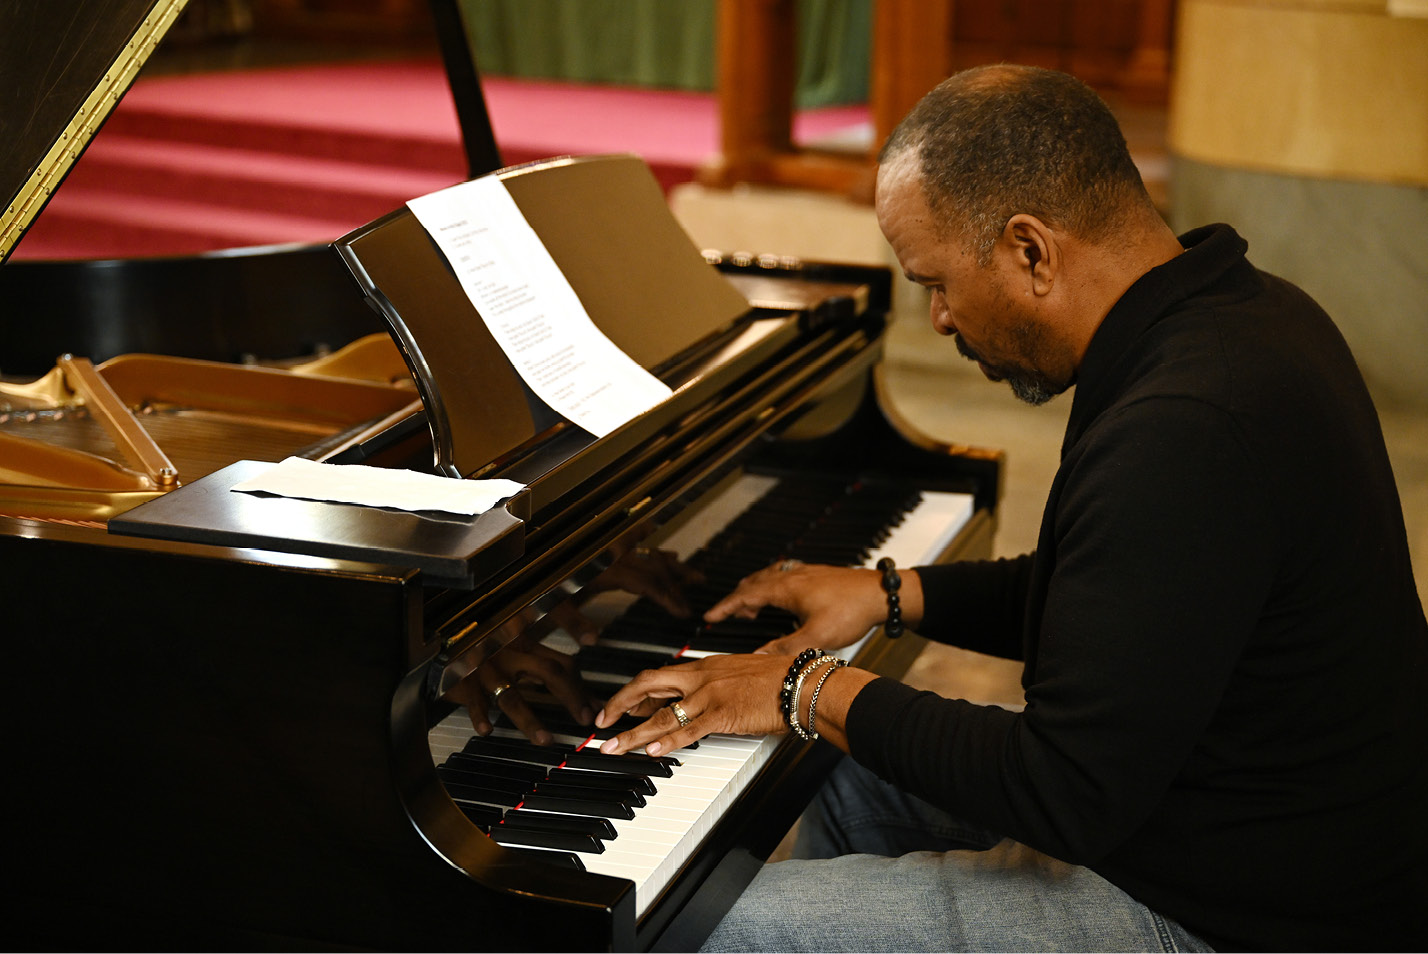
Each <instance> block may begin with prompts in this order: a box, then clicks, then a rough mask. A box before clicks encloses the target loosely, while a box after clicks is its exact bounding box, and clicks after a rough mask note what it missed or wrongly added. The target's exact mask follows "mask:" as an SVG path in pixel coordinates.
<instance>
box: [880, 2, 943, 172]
mask: <svg viewBox="0 0 1428 954" xmlns="http://www.w3.org/2000/svg"><path fill="white" fill-rule="evenodd" d="M955 13H956V3H955V2H954V0H944V2H941V3H929V2H927V0H877V6H876V8H875V10H874V12H873V52H872V75H871V79H870V82H869V89H868V96H869V105H870V106H871V111H872V118H873V150H874V152H876V151H877V150H878V149H880V148H882V144H883V140H885V139H887V137H888V134H889V133H891V132H892V131H893V128H894V127H896V126H897V124H898V123H899V122H900V121H901V120H902V117H904V116H906V115H907V111H908V110H910V109H912V107H913V106H915V105H916V104H917V101H918V100H919V99H921V98H922V97H923V95H924V94H926V93H927V91H928V90H930V89H932V87H934V86H936V85H937V84H938V83H940V82H942V81H943V80H944V79H946V78H947V77H948V76H949V75H950V74H951V73H952V23H953V16H954V15H955Z"/></svg>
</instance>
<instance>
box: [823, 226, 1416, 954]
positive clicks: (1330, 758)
mask: <svg viewBox="0 0 1428 954" xmlns="http://www.w3.org/2000/svg"><path fill="white" fill-rule="evenodd" d="M1181 242H1182V244H1183V245H1184V246H1185V249H1186V250H1185V252H1184V253H1183V254H1181V255H1179V256H1178V257H1176V258H1175V259H1173V260H1172V261H1170V262H1168V263H1166V264H1164V265H1162V266H1160V267H1158V268H1155V269H1153V270H1152V271H1150V272H1149V273H1147V274H1146V275H1144V276H1143V277H1142V278H1140V279H1139V280H1138V281H1137V282H1136V283H1135V284H1134V285H1132V286H1131V288H1130V289H1129V290H1128V291H1127V292H1126V293H1125V295H1124V296H1123V297H1122V298H1121V300H1120V301H1119V302H1118V303H1117V304H1116V305H1115V307H1114V308H1113V309H1112V310H1111V312H1110V313H1109V314H1108V315H1107V316H1106V319H1105V321H1104V322H1103V323H1102V324H1101V326H1100V328H1099V329H1098V330H1097V331H1096V334H1095V337H1094V338H1093V339H1092V341H1091V344H1090V347H1089V349H1088V350H1087V352H1086V355H1085V359H1084V361H1083V363H1082V365H1081V368H1080V371H1079V374H1078V377H1077V384H1076V389H1075V398H1074V401H1073V404H1072V407H1071V417H1070V422H1069V424H1068V426H1067V431H1066V438H1065V441H1064V443H1063V445H1062V449H1061V466H1060V470H1059V471H1058V473H1057V475H1056V478H1055V481H1054V482H1053V484H1052V487H1051V493H1050V498H1049V500H1048V501H1047V505H1046V512H1045V515H1044V516H1043V519H1042V525H1041V532H1040V539H1039V541H1038V545H1037V549H1036V552H1035V553H1034V554H1031V555H1028V556H1025V557H1022V558H1020V559H1016V560H1006V561H994V562H986V563H974V564H954V565H951V566H945V567H928V568H923V569H921V570H919V573H920V574H921V575H922V582H923V589H924V592H925V594H926V606H927V609H926V616H925V618H924V620H923V624H922V627H921V630H920V631H921V632H922V633H923V634H924V635H926V636H928V637H930V638H933V639H938V640H942V641H945V642H949V643H955V644H957V645H961V646H965V647H967V648H970V649H974V650H980V651H983V652H990V653H994V654H997V655H1001V656H1006V657H1009V658H1016V659H1021V660H1023V661H1024V662H1025V675H1024V677H1023V682H1024V685H1025V689H1026V709H1025V711H1024V712H1020V713H1017V712H1009V711H1005V710H1002V709H997V708H991V707H983V706H976V705H972V704H969V703H967V702H963V701H960V700H946V699H941V698H939V697H937V696H935V695H933V694H931V693H919V692H916V691H914V690H912V689H911V688H909V687H907V686H904V685H901V684H900V683H897V682H894V681H891V680H887V679H881V680H877V681H875V682H873V683H870V684H869V685H868V686H867V687H866V688H865V689H864V690H863V691H862V692H861V693H860V694H859V695H858V697H857V699H856V700H855V702H854V704H853V707H852V710H851V712H850V714H849V719H848V732H849V739H850V743H851V748H852V753H853V755H854V757H856V758H857V759H858V760H859V761H860V762H862V763H863V764H865V765H867V766H868V767H870V768H872V769H873V770H874V771H876V772H877V773H878V774H879V775H881V776H882V777H884V778H886V779H888V780H890V781H892V782H894V783H896V784H898V785H900V786H902V787H903V788H905V789H906V790H908V791H911V792H914V793H916V794H918V795H921V796H923V797H924V798H926V799H928V800H929V801H931V802H933V803H934V804H938V805H941V806H943V807H944V808H946V809H948V810H950V811H953V812H956V813H958V814H960V815H963V816H965V817H968V818H970V819H974V820H976V821H979V822H981V823H983V824H985V825H988V826H990V827H992V828H994V829H996V830H999V831H1002V832H1004V833H1006V834H1007V835H1009V836H1011V837H1013V838H1015V839H1017V840H1019V841H1021V842H1023V843H1025V844H1028V845H1031V846H1033V847H1035V848H1038V849H1040V850H1042V851H1045V852H1047V853H1048V854H1051V855H1053V856H1056V857H1059V858H1062V859H1064V860H1067V861H1070V862H1074V863H1077V864H1082V865H1086V866H1088V867H1090V868H1091V869H1093V870H1095V871H1096V872H1098V873H1100V874H1101V875H1102V876H1104V877H1105V878H1107V879H1108V880H1110V881H1111V882H1112V883H1114V884H1116V885H1118V886H1119V887H1121V888H1122V889H1123V890H1125V891H1126V892H1128V893H1129V894H1130V895H1132V896H1133V897H1135V898H1137V899H1139V900H1140V901H1142V902H1144V903H1145V904H1147V905H1148V906H1150V907H1151V908H1152V909H1154V910H1156V911H1159V912H1160V913H1162V914H1165V915H1167V916H1169V917H1172V918H1174V919H1176V920H1177V921H1179V922H1180V923H1181V924H1183V925H1184V926H1185V927H1187V928H1188V929H1190V930H1191V931H1194V932H1196V933H1197V934H1199V935H1200V936H1202V937H1203V938H1205V939H1206V940H1208V941H1209V942H1210V943H1212V944H1214V945H1216V946H1217V947H1221V948H1233V949H1290V948H1294V949H1327V950H1385V949H1394V948H1403V949H1415V950H1424V949H1428V928H1425V922H1428V874H1425V872H1428V717H1425V712H1424V708H1425V706H1428V624H1425V621H1424V615H1423V606H1422V603H1421V602H1420V599H1419V597H1418V594H1417V592H1416V590H1415V587H1414V581H1413V576H1412V572H1411V569H1410V565H1409V555H1408V542H1407V538H1406V534H1405V531H1404V524H1403V515H1402V509H1401V506H1400V504H1399V499H1398V493H1397V490H1396V487H1395V485H1394V480H1393V474H1392V472H1391V470H1390V467H1389V461H1388V456H1387V453H1386V451H1385V449H1384V444H1383V437H1382V433H1381V431H1380V428H1379V424H1378V417H1377V414H1376V413H1375V411H1374V407H1373V404H1372V401H1371V400H1370V398H1369V395H1368V393H1367V391H1366V389H1365V387H1364V384H1363V380H1362V378H1361V376H1360V374H1359V372H1358V369H1357V367H1356V365H1355V363H1354V360H1353V357H1352V355H1351V354H1350V353H1349V350H1348V347H1347V346H1346V345H1345V343H1344V341H1343V338H1342V337H1341V336H1340V334H1339V332H1338V331H1337V329H1336V328H1335V327H1334V325H1333V323H1332V321H1330V319H1329V318H1328V316H1326V315H1325V314H1324V312H1323V311H1322V310H1321V309H1320V308H1319V307H1318V306H1317V305H1316V304H1315V303H1314V302H1313V301H1312V300H1310V299H1309V298H1308V297H1307V296H1306V295H1305V294H1304V293H1303V292H1301V291H1300V290H1299V289H1297V288H1295V287H1294V286H1292V285H1290V284H1289V283H1287V282H1284V281H1282V280H1280V279H1278V278H1275V277H1273V276H1271V275H1268V274H1265V273H1263V272H1260V271H1258V270H1256V269H1255V268H1254V267H1253V266H1252V265H1250V264H1249V262H1248V261H1246V259H1245V249H1246V246H1245V243H1244V241H1243V240H1242V239H1241V238H1240V237H1239V236H1238V235H1237V234H1236V233H1235V232H1234V231H1233V230H1232V229H1230V228H1229V227H1227V226H1213V227H1209V228H1205V229H1200V230H1197V231H1194V232H1191V233H1188V234H1187V235H1185V236H1184V237H1182V239H1181Z"/></svg>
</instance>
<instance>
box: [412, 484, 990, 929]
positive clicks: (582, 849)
mask: <svg viewBox="0 0 1428 954" xmlns="http://www.w3.org/2000/svg"><path fill="white" fill-rule="evenodd" d="M821 484H822V485H821V486H819V487H817V488H813V489H810V488H809V487H808V486H807V485H806V483H805V482H803V481H799V482H798V484H797V485H796V486H789V485H788V484H786V483H781V482H780V481H779V480H777V479H776V478H771V477H762V476H745V477H743V478H741V479H740V480H739V481H737V482H735V483H734V484H733V485H731V486H730V487H729V488H728V489H726V490H725V491H724V492H723V493H721V494H720V495H719V496H718V497H716V498H715V499H714V500H713V501H711V502H710V504H709V505H708V506H707V507H706V508H705V509H704V510H702V511H700V513H698V514H696V515H694V516H693V517H692V518H691V519H690V520H688V521H687V522H686V523H684V524H683V526H682V527H681V528H680V530H679V531H677V532H676V533H674V534H671V535H670V536H669V537H668V538H667V539H665V540H664V541H663V542H662V543H661V547H662V548H663V549H667V550H671V551H673V552H674V553H676V554H677V555H678V556H679V557H680V558H681V559H682V560H684V561H685V562H687V563H689V564H690V565H692V566H697V567H698V568H699V569H701V571H703V572H704V573H705V574H706V581H705V582H704V583H703V584H702V586H701V587H699V588H698V589H699V591H700V592H695V593H691V594H690V598H691V602H692V603H693V604H694V605H695V607H696V615H695V618H694V619H692V620H676V619H674V618H673V617H671V616H669V615H668V614H667V613H665V612H664V611H663V610H662V609H659V608H658V607H657V606H655V605H654V604H653V602H652V601H650V600H647V599H640V600H636V601H634V602H633V603H632V604H630V605H629V606H628V608H627V609H625V611H624V612H623V613H622V614H621V615H620V616H619V617H617V618H616V619H614V620H613V621H612V622H611V623H610V624H609V625H608V626H607V627H606V628H605V629H604V631H603V635H602V636H601V639H600V640H599V642H598V643H597V645H596V646H594V647H585V648H583V649H581V648H580V647H578V646H577V644H575V642H574V641H573V640H569V639H568V638H566V640H565V642H564V645H562V646H561V648H563V649H565V650H566V651H568V652H577V651H578V652H579V655H580V668H581V671H582V674H583V675H584V676H585V677H586V679H587V681H588V682H590V683H591V685H592V689H593V690H594V691H595V692H596V693H597V694H600V693H601V692H602V691H604V690H605V689H606V688H607V687H608V688H610V689H611V690H612V689H613V687H615V686H618V685H623V684H624V682H626V681H628V679H629V678H630V676H632V675H633V674H634V673H635V672H638V671H639V670H640V669H644V668H649V667H650V666H654V665H661V664H667V663H669V662H674V661H677V659H676V657H682V658H690V657H692V656H694V655H708V654H710V653H713V652H730V651H749V650H752V649H754V648H757V647H758V646H759V645H762V644H763V643H764V642H766V641H768V640H769V639H772V638H775V637H776V636H777V635H780V634H782V633H785V632H788V631H790V630H791V628H792V626H793V625H794V623H793V620H792V617H791V616H789V615H788V614H784V613H781V612H777V611H775V612H768V613H764V614H760V617H759V619H758V620H755V621H747V620H739V621H728V623H729V624H728V625H725V624H715V625H713V626H710V625H706V624H703V623H702V621H701V620H699V619H698V614H700V613H702V612H703V609H704V607H706V606H708V605H711V604H712V602H713V601H714V600H716V599H718V598H719V597H721V596H722V595H723V594H724V593H727V592H728V591H729V590H730V589H731V588H732V587H733V585H734V583H736V582H737V580H738V579H739V578H740V577H742V576H745V575H747V574H748V573H750V572H753V571H754V570H756V569H758V568H759V567H761V566H765V565H767V564H768V563H770V562H772V561H773V560H775V559H780V558H797V559H802V560H805V561H807V562H829V563H843V564H862V565H866V566H872V565H874V564H875V563H876V562H877V561H878V560H879V559H880V558H882V557H884V556H890V557H892V558H893V559H894V560H895V561H896V562H897V564H898V565H899V566H914V565H917V564H920V563H928V562H931V561H934V560H935V559H936V558H937V557H938V556H939V555H940V554H941V553H942V552H943V551H944V550H945V549H946V548H947V547H948V546H949V545H950V543H951V541H952V540H953V538H954V537H955V536H956V535H957V533H958V532H960V531H961V529H962V527H963V526H964V525H965V524H966V523H967V521H968V520H969V519H970V518H971V516H972V498H971V496H970V495H967V494H954V493H942V492H923V493H921V494H916V493H913V494H911V495H908V493H907V491H905V490H898V491H896V492H893V493H889V489H888V488H875V489H872V490H867V489H865V488H861V487H853V488H836V489H835V490H833V491H832V492H831V495H830V488H829V486H828V482H821ZM810 528H812V529H810ZM849 533H852V534H853V539H852V540H851V541H849V540H848V538H847V535H848V534H849ZM839 536H842V539H837V538H838V537H839ZM770 539H777V540H778V541H779V542H778V543H777V544H776V546H775V548H774V550H773V552H770V549H769V547H768V546H767V541H768V540H770ZM866 639H867V636H864V638H863V640H862V641H860V642H859V643H858V644H856V645H854V646H851V647H848V648H847V649H845V650H842V651H840V652H839V655H840V656H843V657H844V658H847V659H851V658H853V656H854V655H856V653H857V651H858V650H859V649H860V648H861V646H862V642H864V641H866ZM558 641H559V636H557V642H558ZM541 715H542V718H544V719H545V720H546V724H547V727H548V728H549V729H551V731H552V733H553V734H554V735H555V744H554V745H551V746H544V747H541V746H535V745H533V744H531V743H529V742H527V741H526V740H525V739H524V738H523V737H522V736H521V734H520V733H519V732H518V731H516V730H514V729H512V728H508V727H499V726H498V727H497V728H496V729H495V730H494V731H493V732H492V734H491V736H489V737H487V738H478V737H475V736H474V735H473V733H472V731H471V723H470V720H469V718H468V716H467V714H466V711H465V710H464V709H460V710H457V711H456V712H454V713H452V714H451V715H450V716H448V717H447V718H446V719H444V720H442V722H440V723H439V724H438V725H436V726H435V727H434V728H433V729H432V730H431V732H430V734H429V740H430V744H431V752H432V757H433V759H434V761H435V762H436V764H437V765H438V770H437V771H438V774H439V775H440V776H441V777H442V780H443V783H444V784H445V785H446V786H447V791H448V793H449V794H451V796H452V797H453V799H454V800H455V801H456V803H457V805H458V806H459V807H461V809H462V810H463V811H464V812H466V814H467V816H468V817H469V818H471V819H472V821H473V822H474V823H475V824H477V825H478V826H479V827H481V828H482V829H483V830H486V831H488V832H489V833H490V834H491V837H493V838H494V839H495V840H496V841H498V842H500V843H501V844H504V845H506V846H508V847H511V848H513V849H515V850H520V851H531V852H533V853H538V854H535V855H534V856H535V857H538V858H540V859H541V860H545V861H549V862H551V863H556V864H564V865H569V866H573V867H579V868H583V869H584V870H586V871H592V872H596V873H599V874H605V875H612V876H615V877H621V878H628V879H629V880H631V881H633V882H634V884H635V906H636V917H641V916H643V914H644V912H645V911H646V910H647V909H648V908H649V906H650V904H651V903H652V902H653V901H654V900H656V899H657V898H658V897H659V896H660V894H661V893H662V891H663V890H664V888H665V886H666V885H668V884H669V883H670V882H671V881H672V880H673V879H674V877H675V875H676V874H677V873H678V872H679V869H680V867H681V866H682V865H683V864H684V862H685V861H686V860H688V859H689V857H690V856H691V855H692V853H693V852H695V851H696V850H697V849H698V848H699V846H700V844H701V843H702V842H703V840H704V838H705V836H706V835H707V834H708V833H709V832H710V830H711V829H712V828H713V826H714V825H715V824H717V823H718V821H719V819H720V818H722V817H723V815H724V813H725V811H726V810H727V809H728V807H729V806H730V805H731V804H732V803H733V801H734V800H735V799H736V798H737V797H738V795H739V794H740V793H741V792H742V791H743V790H744V789H745V788H746V787H747V786H748V785H749V784H750V783H751V782H752V781H753V779H754V777H755V776H756V775H757V774H758V772H759V770H760V769H761V768H762V767H763V765H764V764H765V763H766V762H767V761H768V760H769V758H770V757H771V756H772V754H773V752H774V750H775V749H776V748H777V747H778V745H779V744H780V743H781V742H782V741H783V738H782V737H781V736H767V737H764V738H745V737H736V736H725V735H712V736H707V737H705V738H704V739H701V740H700V741H699V742H698V743H697V744H696V745H694V746H691V747H689V748H686V749H680V750H678V751H675V752H672V753H670V754H669V755H667V756H664V757H661V758H656V759H651V758H650V757H648V756H633V755H629V756H606V755H603V754H601V753H600V752H599V751H598V749H599V745H600V742H601V741H603V740H604V739H605V738H608V737H609V736H610V735H614V734H618V733H619V732H620V731H623V729H624V728H625V726H624V725H621V724H616V725H615V726H612V727H610V728H609V729H607V730H604V731H596V730H594V729H593V727H582V726H578V725H575V724H574V723H573V722H572V721H571V720H570V719H569V717H568V716H566V715H565V714H564V713H563V712H559V711H555V710H553V709H550V710H546V711H542V713H541ZM592 733H593V734H592Z"/></svg>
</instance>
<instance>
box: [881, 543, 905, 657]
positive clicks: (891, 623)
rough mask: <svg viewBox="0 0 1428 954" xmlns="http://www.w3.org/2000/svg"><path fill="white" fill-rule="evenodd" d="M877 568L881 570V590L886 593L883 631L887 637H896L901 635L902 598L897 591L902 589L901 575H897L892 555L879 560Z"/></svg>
mask: <svg viewBox="0 0 1428 954" xmlns="http://www.w3.org/2000/svg"><path fill="white" fill-rule="evenodd" d="M878 569H879V570H882V571H883V592H884V593H886V594H887V595H888V621H887V622H886V623H884V624H883V632H884V633H886V634H887V637H888V639H897V638H898V637H899V636H901V635H902V599H901V598H900V597H899V596H898V593H897V591H898V590H900V589H902V577H900V576H898V575H897V567H896V566H895V565H894V564H893V561H892V557H883V558H882V559H881V560H879V561H878Z"/></svg>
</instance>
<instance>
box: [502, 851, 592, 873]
mask: <svg viewBox="0 0 1428 954" xmlns="http://www.w3.org/2000/svg"><path fill="white" fill-rule="evenodd" d="M506 850H507V851H509V852H511V853H512V854H516V855H519V856H520V857H522V858H528V859H530V860H531V861H536V862H539V863H541V864H545V865H555V866H556V867H559V868H574V869H575V870H576V871H584V870H585V862H583V861H581V860H580V857H579V856H578V855H576V854H575V853H574V852H569V851H544V850H542V849H540V848H516V847H507V849H506Z"/></svg>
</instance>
